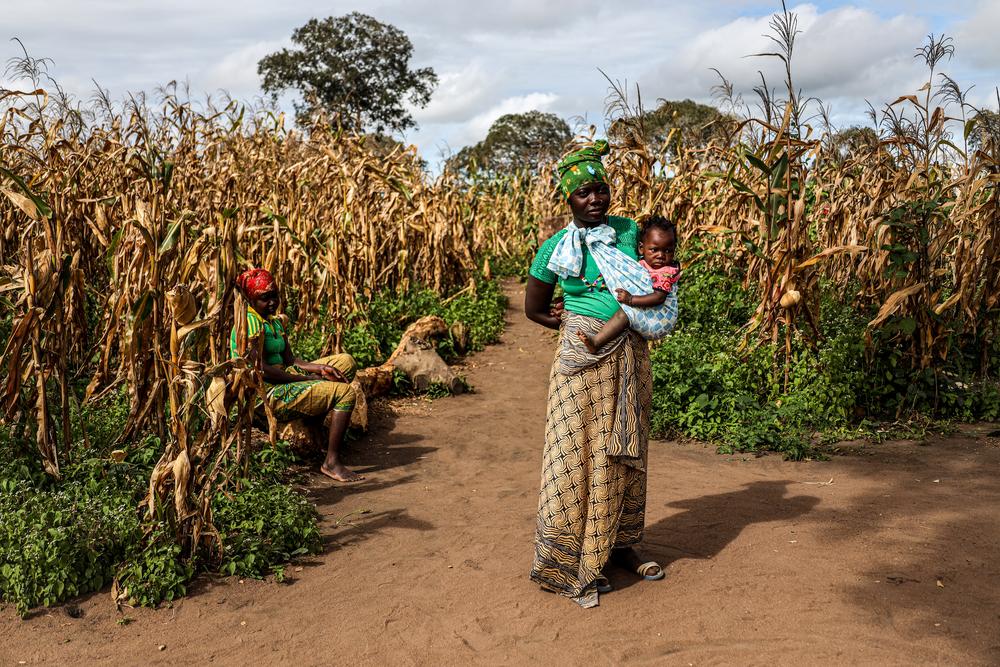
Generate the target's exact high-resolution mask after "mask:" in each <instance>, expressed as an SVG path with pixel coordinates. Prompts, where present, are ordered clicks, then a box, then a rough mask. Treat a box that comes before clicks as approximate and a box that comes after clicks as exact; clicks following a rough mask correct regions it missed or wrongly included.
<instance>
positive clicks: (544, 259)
mask: <svg viewBox="0 0 1000 667" xmlns="http://www.w3.org/2000/svg"><path fill="white" fill-rule="evenodd" d="M607 152H608V145H607V142H605V141H598V142H596V143H595V144H594V146H592V147H588V148H584V149H582V150H579V151H576V152H574V153H571V154H569V155H567V156H566V157H564V158H563V159H562V160H561V161H560V162H559V165H558V171H559V179H560V189H561V191H562V194H563V195H564V196H565V197H566V199H567V201H568V203H569V207H570V210H571V211H572V213H573V221H572V222H571V223H570V224H569V225H568V226H567V227H566V228H565V229H562V230H560V231H558V232H556V233H555V234H554V235H553V236H552V237H551V238H549V239H548V240H547V241H546V242H545V243H544V244H542V247H541V248H540V249H539V251H538V254H537V255H536V256H535V260H534V262H532V264H531V270H530V272H529V274H530V275H529V278H528V284H527V288H526V293H525V299H524V310H525V314H526V315H527V316H528V319H530V320H532V321H533V322H537V323H538V324H541V325H542V326H545V327H548V328H550V329H560V328H561V331H560V336H559V349H558V352H557V353H556V358H555V361H554V363H553V365H552V373H551V376H550V380H549V398H548V411H547V417H546V423H545V451H544V456H543V461H542V488H541V493H540V497H539V502H538V522H537V526H536V532H535V561H534V565H533V567H532V569H531V578H532V579H533V580H535V581H537V582H538V583H539V584H540V585H541V586H542V588H544V589H546V590H550V591H554V592H557V593H560V594H562V595H565V596H567V597H570V598H572V599H573V600H574V601H575V602H576V603H577V604H579V605H580V606H582V607H594V606H597V604H598V593H599V592H602V593H603V592H608V591H610V590H611V586H610V584H609V583H608V580H607V578H606V577H605V576H604V574H603V570H604V567H605V566H606V565H607V564H608V562H609V561H611V562H614V563H615V564H617V565H620V566H622V567H625V568H627V569H629V570H631V571H633V572H637V573H639V574H640V575H641V576H643V577H644V578H646V579H650V580H652V579H662V578H663V569H662V568H661V567H660V566H659V564H657V563H655V562H651V561H650V562H643V559H641V558H640V557H639V555H638V554H637V553H636V551H635V550H634V549H633V548H632V547H633V545H635V544H638V543H639V542H640V541H641V540H642V533H643V523H644V518H645V510H646V447H647V440H648V436H649V408H650V401H651V398H652V376H651V372H650V363H649V348H648V346H647V344H646V341H644V340H643V339H642V338H641V337H640V336H638V335H637V334H634V333H632V332H631V331H630V330H626V331H625V332H624V333H623V334H621V335H620V336H618V338H616V339H614V340H612V341H611V342H609V343H607V344H606V345H605V346H604V347H602V348H601V349H599V350H598V351H597V353H596V354H591V353H590V352H588V351H587V349H586V347H584V345H583V343H582V342H581V339H580V338H579V337H578V336H577V335H576V332H577V331H583V332H584V333H586V334H589V335H593V334H594V333H596V332H597V331H599V330H600V328H601V326H602V325H603V324H604V323H605V322H606V321H607V320H608V319H610V318H611V316H612V315H614V314H615V312H617V311H618V308H619V306H618V301H617V300H616V299H615V296H614V295H613V294H612V293H611V292H610V291H609V290H608V288H607V286H606V285H605V283H604V279H603V277H602V276H601V272H600V269H599V268H598V267H597V265H596V263H595V262H594V260H593V258H592V257H591V255H590V253H589V251H588V250H587V236H588V235H593V236H594V237H595V238H596V237H598V236H599V237H601V238H602V239H604V240H605V241H607V242H609V244H613V245H614V247H616V248H617V249H618V250H620V251H621V252H623V253H625V254H626V255H628V256H630V257H632V258H633V259H635V258H636V257H637V245H638V226H637V225H636V223H635V222H634V221H633V220H630V219H628V218H622V217H617V216H608V215H607V211H608V206H609V205H610V203H611V190H610V188H609V186H608V179H607V175H606V173H605V170H604V165H603V164H602V163H601V156H602V155H605V154H607ZM609 228H610V229H609ZM567 235H569V238H568V239H566V236H567ZM564 239H565V240H564ZM592 240H593V239H592ZM560 242H562V243H560ZM557 246H559V254H565V253H566V252H567V249H572V248H578V249H579V250H577V251H576V252H577V253H578V256H579V255H580V254H582V267H581V272H580V275H579V276H577V277H573V276H571V277H567V278H562V279H560V278H559V276H557V275H556V273H554V272H553V271H552V270H551V269H550V268H549V266H548V265H549V261H550V259H551V258H552V255H553V252H555V251H556V250H557ZM557 283H558V284H559V285H560V287H562V289H563V293H564V308H565V312H564V313H563V314H562V316H559V315H556V314H554V313H553V311H552V296H553V293H554V290H555V286H556V284H557ZM671 298H676V297H675V296H673V295H671Z"/></svg>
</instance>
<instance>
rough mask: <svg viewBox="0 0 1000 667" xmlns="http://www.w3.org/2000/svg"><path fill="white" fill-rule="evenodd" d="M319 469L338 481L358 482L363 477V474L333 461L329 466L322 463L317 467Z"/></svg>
mask: <svg viewBox="0 0 1000 667" xmlns="http://www.w3.org/2000/svg"><path fill="white" fill-rule="evenodd" d="M319 471H320V472H321V473H323V474H324V475H326V476H327V477H329V478H330V479H334V480H337V481H338V482H360V481H361V480H363V479H364V478H365V477H364V475H359V474H358V473H356V472H354V471H353V470H349V469H348V468H347V467H345V466H344V464H343V463H335V464H333V465H332V466H329V467H327V465H326V464H325V463H324V464H323V465H321V466H320V467H319Z"/></svg>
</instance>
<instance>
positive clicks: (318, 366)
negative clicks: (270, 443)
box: [229, 269, 363, 482]
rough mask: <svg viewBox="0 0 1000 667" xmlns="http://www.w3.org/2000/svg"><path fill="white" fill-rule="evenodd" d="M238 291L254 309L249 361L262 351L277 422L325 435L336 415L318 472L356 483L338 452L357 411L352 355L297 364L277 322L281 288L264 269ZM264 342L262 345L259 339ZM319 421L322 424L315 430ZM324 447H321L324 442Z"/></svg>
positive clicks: (243, 278) (245, 276)
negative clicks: (304, 425)
mask: <svg viewBox="0 0 1000 667" xmlns="http://www.w3.org/2000/svg"><path fill="white" fill-rule="evenodd" d="M236 286H237V287H238V288H239V290H240V291H241V292H242V293H243V296H244V297H245V298H246V300H247V303H249V304H250V307H249V308H247V348H246V349H247V357H248V358H251V359H252V358H253V357H254V356H255V355H256V354H257V350H258V349H259V348H258V345H259V344H261V343H262V347H261V348H260V349H262V350H263V358H262V359H261V360H260V361H261V364H260V368H261V372H262V373H263V375H264V381H265V382H266V383H267V384H268V391H267V398H268V400H269V402H270V405H271V409H272V410H274V413H275V416H276V417H277V418H278V419H281V420H283V421H285V420H292V419H299V418H307V419H309V420H312V421H313V425H314V428H313V429H312V430H313V431H314V433H321V432H322V431H321V429H319V428H315V426H321V425H322V423H323V421H324V419H325V418H326V416H327V415H332V419H331V425H330V433H329V436H328V439H327V442H326V460H324V461H323V464H322V465H321V466H320V472H322V473H323V474H324V475H326V476H327V477H330V478H332V479H335V480H337V481H340V482H356V481H358V480H361V479H363V477H362V476H361V475H358V474H357V473H355V472H353V471H351V470H349V469H347V468H346V467H345V466H344V464H343V463H341V462H340V456H339V450H340V446H341V445H342V444H343V442H344V434H345V433H346V432H347V426H348V424H350V421H351V411H352V410H353V409H354V388H353V387H352V386H351V385H350V382H351V381H352V380H353V379H354V372H355V366H354V359H353V358H351V355H349V354H335V355H332V356H329V357H323V358H322V359H317V360H316V361H312V362H308V361H303V360H302V359H298V358H296V357H295V355H294V354H293V353H292V348H291V346H290V345H289V343H288V334H287V333H286V332H285V329H284V327H282V326H281V322H280V320H279V319H278V318H276V317H275V315H276V313H277V312H278V303H279V296H278V285H277V283H276V282H275V280H274V278H273V277H272V276H271V274H270V273H268V272H267V271H266V270H265V269H250V270H248V271H244V272H243V273H242V274H240V276H239V278H237V279H236ZM259 337H263V341H259V340H258V338H259ZM229 347H230V352H231V354H232V356H234V357H236V356H239V350H238V349H237V341H236V329H235V327H234V328H233V332H232V335H231V336H230V340H229ZM316 420H318V421H319V424H318V425H317V424H315V421H316ZM317 444H319V446H320V447H322V446H323V443H322V442H321V441H320V442H318V443H317Z"/></svg>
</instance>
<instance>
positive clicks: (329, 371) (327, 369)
mask: <svg viewBox="0 0 1000 667" xmlns="http://www.w3.org/2000/svg"><path fill="white" fill-rule="evenodd" d="M316 370H318V371H319V374H320V375H322V376H323V377H322V379H324V380H329V381H330V382H343V383H344V384H350V382H348V380H347V376H346V375H344V374H343V373H342V372H341V371H340V370H339V369H337V368H334V367H333V366H326V365H323V364H316Z"/></svg>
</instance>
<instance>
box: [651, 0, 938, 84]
mask: <svg viewBox="0 0 1000 667" xmlns="http://www.w3.org/2000/svg"><path fill="white" fill-rule="evenodd" d="M792 11H793V12H794V13H795V14H796V15H797V19H798V28H799V30H800V31H801V32H800V34H798V35H797V36H796V38H795V47H794V51H793V57H792V75H793V81H794V83H795V85H796V87H797V88H801V89H802V91H803V94H804V95H806V96H817V97H820V98H823V99H826V98H840V99H854V100H856V101H860V100H863V99H865V98H872V99H873V100H875V101H876V102H877V101H878V100H880V99H882V98H890V97H894V96H897V95H899V94H902V93H908V92H911V91H912V88H913V86H914V84H915V83H916V82H917V81H919V76H920V66H919V64H918V63H917V62H916V61H914V60H913V58H912V55H913V49H914V48H915V47H916V46H917V45H918V44H919V43H920V40H921V37H922V35H923V33H924V31H925V28H926V26H925V24H924V22H923V21H921V20H919V19H916V18H914V17H909V16H904V15H899V16H895V17H891V18H888V19H883V18H880V17H879V16H877V15H875V14H874V13H872V12H870V11H868V10H864V9H858V8H856V7H851V6H848V7H842V8H839V9H834V10H831V11H827V12H820V11H819V10H818V9H817V8H816V6H815V5H800V6H798V7H795V8H793V9H792ZM769 34H773V33H772V31H771V27H770V17H767V16H765V17H758V18H746V17H741V18H738V19H735V20H733V21H730V22H729V23H726V24H725V25H722V26H719V27H716V28H710V29H708V30H705V31H703V32H702V33H700V34H699V35H697V36H695V37H694V38H693V39H691V40H690V41H689V42H688V43H686V44H682V45H681V46H680V47H679V49H678V52H677V53H676V54H674V55H673V56H672V57H671V58H670V59H669V60H667V61H665V62H664V63H662V64H661V65H660V66H659V67H658V68H657V69H656V70H655V71H654V72H653V73H652V75H650V76H649V77H647V78H646V79H645V80H646V81H649V82H650V83H651V84H652V86H651V87H653V88H654V89H655V91H656V93H657V95H658V96H661V97H667V98H671V99H673V98H678V97H684V96H693V97H700V98H703V99H704V98H705V97H706V96H707V95H708V93H709V91H710V90H711V88H712V86H714V85H715V84H717V83H718V82H719V79H718V76H717V75H716V74H715V73H714V72H712V71H711V69H710V68H712V67H715V68H717V69H719V70H720V71H721V72H722V73H723V75H725V76H726V78H727V79H729V80H730V81H731V82H732V83H733V84H734V85H735V86H736V88H737V90H738V91H739V92H741V93H742V94H743V95H744V96H745V97H746V96H748V95H750V94H751V91H752V89H753V87H754V86H757V85H760V83H761V79H760V74H759V72H763V73H764V76H765V77H766V80H767V83H768V85H769V86H770V87H772V88H777V89H778V91H779V95H780V94H781V93H780V91H781V90H782V89H783V88H784V85H783V84H784V79H785V74H784V70H783V64H782V63H781V61H780V60H779V59H778V58H775V57H772V56H760V57H755V56H753V55H752V54H758V53H774V52H776V51H777V50H778V46H777V45H776V44H775V43H774V42H773V41H771V40H770V39H769V38H768V37H767V35H769ZM916 85H917V86H919V85H920V84H919V83H916Z"/></svg>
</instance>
